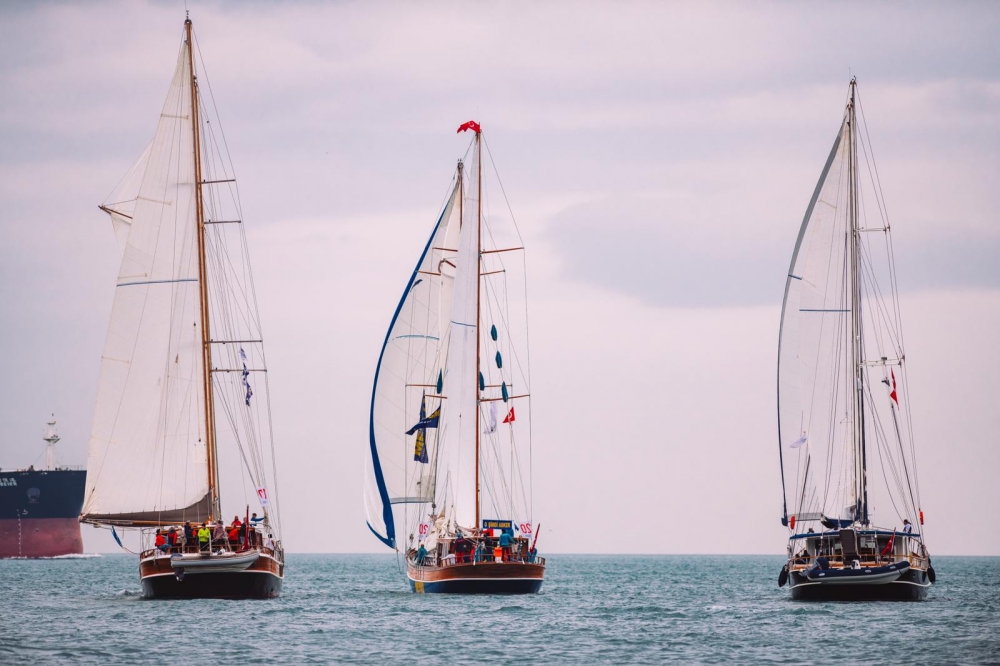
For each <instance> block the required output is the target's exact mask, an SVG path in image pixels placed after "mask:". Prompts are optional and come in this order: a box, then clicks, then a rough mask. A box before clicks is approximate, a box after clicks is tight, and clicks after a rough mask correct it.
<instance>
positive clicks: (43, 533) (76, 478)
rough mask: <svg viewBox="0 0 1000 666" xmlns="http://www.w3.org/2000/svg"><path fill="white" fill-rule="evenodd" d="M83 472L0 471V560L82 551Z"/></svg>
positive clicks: (51, 555)
mask: <svg viewBox="0 0 1000 666" xmlns="http://www.w3.org/2000/svg"><path fill="white" fill-rule="evenodd" d="M86 479H87V473H86V472H85V471H83V470H70V469H52V470H13V471H9V472H7V471H5V472H0V558H4V557H59V556H61V555H73V554H79V553H82V552H83V537H82V536H81V534H80V509H81V508H83V494H84V485H85V483H86Z"/></svg>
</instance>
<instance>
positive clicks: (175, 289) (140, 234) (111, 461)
mask: <svg viewBox="0 0 1000 666" xmlns="http://www.w3.org/2000/svg"><path fill="white" fill-rule="evenodd" d="M190 73H191V61H190V49H189V47H188V45H187V44H186V43H185V44H183V45H182V47H181V52H180V55H179V57H178V60H177V66H176V69H175V71H174V75H173V80H172V81H171V84H170V90H169V92H168V94H167V99H166V102H165V103H164V105H163V111H162V113H161V114H160V119H159V123H158V125H157V129H156V134H155V137H154V139H153V142H152V144H151V145H150V147H149V148H148V153H147V155H146V160H145V165H144V167H142V171H143V173H142V178H141V186H140V187H139V190H138V196H137V197H136V199H135V203H134V208H133V210H132V216H131V220H130V222H129V224H128V229H127V240H126V241H125V245H124V251H123V253H122V262H121V268H120V270H119V273H118V280H117V286H116V290H115V297H114V305H113V308H112V314H111V322H110V325H109V327H108V333H107V340H106V342H105V346H104V353H103V356H102V358H101V375H100V383H99V385H98V393H97V405H96V409H95V414H94V423H93V430H92V432H91V437H90V453H89V457H88V461H87V491H86V499H85V501H84V507H83V519H84V520H89V521H94V522H116V521H122V522H127V521H132V520H134V521H159V522H178V521H180V520H203V519H205V518H207V517H208V513H209V510H210V507H211V505H212V498H210V497H209V479H208V475H209V465H208V453H207V446H206V441H205V440H206V431H205V429H206V415H205V395H204V381H203V371H204V367H203V356H202V346H201V345H202V331H201V326H202V322H201V317H200V300H199V289H200V285H199V278H198V273H199V272H198V236H197V234H198V229H197V218H196V214H195V183H194V179H195V166H194V164H195V155H194V143H193V131H194V128H193V123H192V112H191V83H190V81H191V79H190ZM133 177H134V176H133ZM120 230H121V227H119V228H118V229H116V233H117V232H118V231H120Z"/></svg>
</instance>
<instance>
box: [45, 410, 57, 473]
mask: <svg viewBox="0 0 1000 666" xmlns="http://www.w3.org/2000/svg"><path fill="white" fill-rule="evenodd" d="M42 440H44V441H45V469H55V468H56V451H55V447H56V442H58V441H59V435H58V434H56V415H55V414H53V415H52V420H51V421H49V422H48V423H46V428H45V437H42Z"/></svg>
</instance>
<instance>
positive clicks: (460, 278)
mask: <svg viewBox="0 0 1000 666" xmlns="http://www.w3.org/2000/svg"><path fill="white" fill-rule="evenodd" d="M466 130H468V131H472V132H474V139H473V141H472V145H471V146H470V150H471V152H472V155H471V159H470V160H468V163H469V164H471V165H472V168H471V172H472V173H471V174H467V173H466V168H465V164H466V162H464V161H461V160H460V161H459V163H458V169H457V171H456V174H455V179H454V181H453V185H452V187H451V189H450V195H449V196H448V198H447V201H446V203H445V205H444V209H443V211H442V213H441V216H440V218H439V219H438V221H437V223H436V224H435V225H434V230H433V231H432V233H431V237H430V239H428V241H427V243H426V245H425V246H424V248H423V251H422V253H421V255H420V259H419V260H418V262H417V266H416V268H415V269H414V270H413V273H412V274H411V276H410V279H409V281H408V283H407V285H406V289H405V290H404V292H403V297H402V299H401V300H400V302H399V305H398V306H397V307H396V310H395V314H394V315H393V318H392V322H391V324H390V325H389V330H388V332H387V334H386V338H385V342H384V344H383V347H382V352H381V354H380V356H379V360H378V365H377V368H376V371H375V380H374V385H373V387H372V404H371V414H370V432H369V448H370V458H369V468H368V473H367V479H366V480H367V484H366V509H367V514H368V526H369V528H370V529H371V531H372V532H373V533H374V534H375V535H376V536H377V537H378V538H379V539H380V540H381V541H382V542H383V543H384V544H386V545H387V546H389V547H391V548H394V549H396V550H397V552H400V553H402V554H404V555H405V559H406V572H407V578H408V580H409V583H410V587H411V588H412V589H413V590H414V591H416V592H458V593H501V594H503V593H530V592H537V591H538V590H539V589H541V586H542V581H543V578H544V575H545V560H544V559H543V558H540V557H538V556H537V548H536V540H537V533H536V530H534V529H533V525H532V519H531V468H530V445H531V444H530V428H529V427H528V424H529V422H530V417H531V411H530V391H529V386H528V372H527V353H526V352H527V347H526V340H525V338H526V335H522V334H520V333H519V331H523V332H524V333H525V334H526V326H527V318H526V310H525V312H524V313H521V314H519V310H518V308H517V307H516V306H514V305H513V304H514V303H515V302H516V300H517V296H518V295H519V294H522V293H523V292H520V291H519V290H518V288H517V276H516V275H515V273H517V271H518V269H519V268H521V269H523V249H524V247H523V243H522V242H520V236H519V235H512V234H511V233H510V227H511V226H512V225H506V226H505V225H504V224H503V223H502V222H501V218H502V215H501V214H498V215H487V214H485V213H484V199H483V192H484V186H483V177H484V174H483V169H482V163H483V155H482V151H483V148H484V140H483V136H482V132H481V130H480V127H479V125H478V124H477V123H475V122H472V121H470V122H468V123H465V124H463V125H462V126H461V127H460V128H459V131H460V132H462V131H466ZM508 210H509V209H508ZM510 219H511V222H513V216H511V218H510ZM513 229H514V230H515V231H516V226H513ZM505 232H506V238H505ZM505 257H508V258H510V259H508V263H507V264H506V265H505V263H504V258H505ZM518 258H519V259H521V262H520V267H519V266H518V265H517V264H518V263H519V262H518V261H517V259H518ZM521 276H522V277H523V270H522V271H521ZM524 305H525V306H526V304H524ZM498 410H499V411H498ZM400 526H402V529H403V530H406V532H404V533H403V534H404V535H406V536H401V535H400V534H399V533H398V532H400V531H401V530H400V529H399V527H400Z"/></svg>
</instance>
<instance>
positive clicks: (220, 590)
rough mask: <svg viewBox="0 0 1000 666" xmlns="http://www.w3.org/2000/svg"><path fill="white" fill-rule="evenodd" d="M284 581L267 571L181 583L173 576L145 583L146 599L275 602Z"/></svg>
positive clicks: (201, 576)
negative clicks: (256, 600)
mask: <svg viewBox="0 0 1000 666" xmlns="http://www.w3.org/2000/svg"><path fill="white" fill-rule="evenodd" d="M280 594H281V578H279V577H278V576H275V575H274V574H272V573H270V572H267V571H238V572H232V571H229V572H224V573H204V574H197V575H188V576H184V579H183V580H177V577H176V576H174V575H172V574H166V575H159V576H150V577H146V578H143V579H142V596H143V598H145V599H274V598H275V597H278V596H279V595H280Z"/></svg>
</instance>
